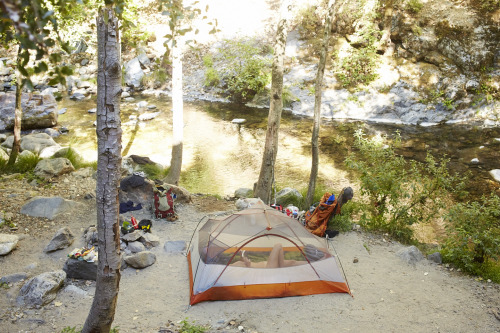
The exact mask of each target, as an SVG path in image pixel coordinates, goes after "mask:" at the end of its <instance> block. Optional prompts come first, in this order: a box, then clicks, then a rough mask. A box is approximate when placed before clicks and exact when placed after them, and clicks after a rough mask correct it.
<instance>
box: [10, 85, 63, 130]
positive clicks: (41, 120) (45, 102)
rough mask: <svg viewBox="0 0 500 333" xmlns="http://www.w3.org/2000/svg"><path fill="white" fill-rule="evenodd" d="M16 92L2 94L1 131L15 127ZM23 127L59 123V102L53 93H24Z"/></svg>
mask: <svg viewBox="0 0 500 333" xmlns="http://www.w3.org/2000/svg"><path fill="white" fill-rule="evenodd" d="M15 99H16V97H15V94H13V93H8V94H3V95H0V131H2V130H12V129H13V128H14V111H15ZM21 108H22V110H23V118H22V121H21V123H22V129H23V130H27V129H36V128H47V127H53V126H55V125H56V124H57V102H56V100H55V98H54V96H53V95H52V94H46V95H37V94H23V95H22V97H21Z"/></svg>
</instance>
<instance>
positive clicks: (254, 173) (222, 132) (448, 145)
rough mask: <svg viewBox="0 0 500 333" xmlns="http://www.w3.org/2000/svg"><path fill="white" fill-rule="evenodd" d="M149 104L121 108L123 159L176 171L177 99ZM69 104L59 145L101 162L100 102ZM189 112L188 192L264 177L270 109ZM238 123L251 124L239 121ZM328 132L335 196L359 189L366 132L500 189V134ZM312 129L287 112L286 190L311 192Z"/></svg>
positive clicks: (324, 150)
mask: <svg viewBox="0 0 500 333" xmlns="http://www.w3.org/2000/svg"><path fill="white" fill-rule="evenodd" d="M144 100H145V101H147V102H148V103H149V105H154V106H156V109H155V110H148V108H146V107H145V108H138V107H137V103H138V102H139V101H140V100H136V101H134V102H133V103H122V105H121V110H122V128H123V138H122V145H123V148H122V149H123V153H124V155H130V154H137V155H141V156H148V157H150V158H151V159H152V160H153V161H155V162H157V163H161V164H163V165H168V164H169V163H170V154H171V149H172V147H171V135H172V132H171V126H172V115H171V103H170V100H169V99H167V98H164V99H157V98H149V97H148V98H147V99H144ZM61 104H62V105H61V107H66V108H67V112H66V113H65V114H63V115H60V116H59V123H60V124H61V125H63V126H66V127H68V128H69V129H70V134H69V135H65V136H61V137H60V138H59V139H57V140H58V141H59V142H60V143H62V144H64V145H68V144H71V145H72V146H74V147H76V148H77V149H78V150H79V151H81V152H82V154H83V155H84V157H85V158H86V159H87V160H95V159H96V158H97V154H96V150H97V148H96V147H97V144H96V135H95V127H94V126H93V123H94V121H95V114H92V113H88V110H89V109H92V108H95V101H94V100H87V101H80V102H74V101H71V100H65V101H63V102H62V103H61ZM184 108H185V109H184V126H185V127H184V154H183V173H182V175H181V186H184V187H186V188H187V189H188V190H190V191H191V192H195V193H196V192H200V193H211V194H219V195H228V194H232V193H234V190H235V189H237V188H239V187H249V188H252V187H253V183H254V182H255V181H256V180H257V178H258V174H259V171H260V164H261V159H262V151H263V148H264V140H265V131H266V127H267V113H268V110H267V109H255V108H248V107H243V106H239V105H232V104H220V103H209V102H194V103H188V102H185V103H184ZM158 111H159V114H158V116H157V117H156V118H155V119H153V120H150V121H146V122H139V123H136V122H134V121H133V120H132V121H131V119H130V118H137V117H138V116H139V115H141V114H145V113H148V112H158ZM236 118H243V119H245V122H244V123H242V124H233V123H231V121H232V120H233V119H236ZM321 126H322V127H321V132H320V149H321V156H320V164H321V165H320V169H319V181H320V182H321V183H323V184H324V185H325V186H326V187H327V188H329V189H332V190H334V191H339V190H340V189H341V188H342V187H344V186H347V185H350V184H351V183H352V181H350V176H349V175H348V173H347V171H346V170H345V167H344V165H343V161H344V159H345V157H346V156H347V154H348V151H349V150H350V147H351V146H352V141H353V133H354V131H355V130H356V129H358V128H364V130H365V131H366V132H367V133H368V134H375V133H383V134H389V135H391V134H393V133H394V132H395V131H396V130H399V131H400V132H401V136H402V138H403V147H402V149H401V150H400V153H401V154H403V155H404V156H407V157H409V158H414V159H417V160H423V159H424V158H425V155H426V152H427V151H430V152H431V153H432V154H433V155H435V156H438V157H440V156H443V155H447V156H448V157H450V158H451V161H452V165H451V167H452V169H453V170H454V171H457V172H465V171H467V170H471V171H472V172H473V179H474V181H475V183H474V186H473V187H472V189H475V191H476V192H477V193H480V192H489V191H491V190H496V191H499V185H498V183H495V182H494V181H492V180H491V178H490V176H489V175H488V171H489V170H491V169H498V168H500V165H499V164H500V162H499V161H500V156H499V155H500V152H499V151H500V149H499V148H500V141H498V140H495V139H496V138H500V129H499V128H490V129H484V128H477V127H473V126H456V125H455V126H440V127H432V128H422V127H416V126H387V125H377V124H364V123H359V122H333V121H328V120H324V121H323V123H322V125H321ZM311 128H312V121H311V119H309V118H304V117H298V116H293V115H291V114H290V113H286V112H284V113H283V117H282V121H281V128H280V146H279V149H278V158H277V165H276V166H275V179H276V182H277V183H278V186H280V185H281V186H285V185H286V186H291V187H294V188H297V189H303V188H306V186H307V182H308V179H309V172H310V167H311V165H310V164H311V159H310V149H311V143H310V140H311V138H310V136H311ZM473 158H478V159H479V163H478V164H472V163H471V162H470V161H471V160H472V159H473ZM351 179H352V178H351Z"/></svg>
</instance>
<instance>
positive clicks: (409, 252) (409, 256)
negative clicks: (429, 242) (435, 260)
mask: <svg viewBox="0 0 500 333" xmlns="http://www.w3.org/2000/svg"><path fill="white" fill-rule="evenodd" d="M396 254H397V256H398V257H400V258H401V260H403V261H404V262H406V263H407V264H410V265H415V264H416V263H417V262H419V261H421V260H423V259H425V257H424V255H423V254H422V252H420V250H419V249H418V248H417V247H416V246H414V245H412V246H409V247H407V248H404V249H402V250H400V251H398V252H397V253H396Z"/></svg>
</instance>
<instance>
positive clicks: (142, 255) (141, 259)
mask: <svg viewBox="0 0 500 333" xmlns="http://www.w3.org/2000/svg"><path fill="white" fill-rule="evenodd" d="M125 262H126V263H127V265H129V266H132V267H134V268H146V267H148V266H151V265H152V264H154V263H155V262H156V255H155V254H154V253H153V252H150V251H142V252H139V253H135V254H133V255H130V256H126V257H125Z"/></svg>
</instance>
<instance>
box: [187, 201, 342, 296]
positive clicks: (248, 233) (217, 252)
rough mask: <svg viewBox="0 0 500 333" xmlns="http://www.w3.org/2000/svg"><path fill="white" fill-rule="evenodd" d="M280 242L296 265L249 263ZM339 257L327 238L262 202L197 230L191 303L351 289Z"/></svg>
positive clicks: (193, 242)
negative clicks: (312, 253) (330, 247)
mask: <svg viewBox="0 0 500 333" xmlns="http://www.w3.org/2000/svg"><path fill="white" fill-rule="evenodd" d="M200 224H201V223H200ZM277 245H279V247H280V248H282V250H283V253H284V259H285V260H284V261H285V262H293V263H294V264H293V265H291V266H286V267H285V266H279V267H274V268H266V267H265V266H264V265H261V266H262V267H263V268H256V267H251V266H250V265H247V266H250V267H246V265H245V262H246V263H248V262H249V261H250V260H251V261H252V262H253V263H257V262H259V261H261V262H264V261H265V260H268V261H269V260H270V257H269V255H270V253H271V252H272V250H273V248H275V247H276V246H277ZM311 249H312V250H311ZM307 252H314V253H316V254H319V256H317V257H314V256H311V255H310V254H308V253H307ZM336 259H337V258H336V257H335V256H333V255H332V254H330V252H329V251H328V241H327V240H326V239H325V238H320V237H317V236H315V235H313V234H312V233H310V232H309V231H307V230H306V229H305V228H304V226H303V225H302V224H301V223H300V222H299V221H297V220H296V219H293V218H291V217H289V216H287V215H285V214H283V213H281V212H280V211H277V210H275V209H273V208H271V207H269V206H267V205H266V204H264V203H263V202H262V201H260V202H257V203H256V204H254V205H252V206H251V207H250V208H248V209H245V210H242V211H239V212H236V213H234V214H233V215H230V216H227V217H220V218H211V219H208V220H207V221H206V223H204V224H203V225H202V226H201V227H198V228H197V229H196V230H195V233H194V235H193V239H192V240H191V243H190V245H189V249H188V263H189V277H190V295H191V297H190V304H191V305H193V304H196V303H199V302H202V301H211V300H239V299H252V298H270V297H286V296H301V295H312V294H324V293H337V292H340V293H350V290H349V286H348V285H347V282H346V280H345V278H344V276H343V274H342V273H341V270H340V269H339V265H338V264H337V260H336Z"/></svg>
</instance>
